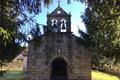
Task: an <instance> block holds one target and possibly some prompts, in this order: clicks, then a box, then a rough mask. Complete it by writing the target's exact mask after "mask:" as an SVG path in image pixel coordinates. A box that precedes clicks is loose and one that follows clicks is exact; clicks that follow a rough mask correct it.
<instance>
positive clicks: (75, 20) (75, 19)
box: [35, 0, 86, 35]
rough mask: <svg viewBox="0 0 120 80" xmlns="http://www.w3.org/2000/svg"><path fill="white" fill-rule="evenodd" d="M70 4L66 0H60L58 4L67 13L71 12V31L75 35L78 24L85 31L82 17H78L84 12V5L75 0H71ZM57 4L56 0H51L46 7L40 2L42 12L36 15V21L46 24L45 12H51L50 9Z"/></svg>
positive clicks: (52, 9)
mask: <svg viewBox="0 0 120 80" xmlns="http://www.w3.org/2000/svg"><path fill="white" fill-rule="evenodd" d="M71 3H72V4H67V0H61V1H60V6H61V7H62V9H63V10H64V11H66V12H67V13H69V12H70V13H71V15H72V16H71V22H72V23H71V26H72V28H71V30H72V32H74V34H75V35H78V34H77V31H78V26H79V28H80V29H81V30H83V31H84V32H86V28H85V26H84V23H83V22H82V19H81V18H80V15H81V14H83V13H84V10H85V5H84V4H82V3H81V2H77V1H74V0H71ZM57 6H58V0H53V2H52V4H51V5H49V6H48V8H47V7H45V6H44V5H43V4H42V12H41V13H40V14H39V15H37V16H36V18H35V19H36V22H38V23H39V24H44V25H47V23H46V22H47V16H46V15H47V13H51V12H52V11H54V10H55V9H56V8H57Z"/></svg>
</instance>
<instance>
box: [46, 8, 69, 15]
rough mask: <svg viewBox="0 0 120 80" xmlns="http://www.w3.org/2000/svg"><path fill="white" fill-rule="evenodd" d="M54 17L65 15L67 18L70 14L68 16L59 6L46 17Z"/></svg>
mask: <svg viewBox="0 0 120 80" xmlns="http://www.w3.org/2000/svg"><path fill="white" fill-rule="evenodd" d="M55 15H65V16H66V15H67V16H69V15H70V14H68V13H67V12H65V11H64V10H63V9H62V8H61V7H60V6H58V7H57V8H56V9H55V10H54V11H53V12H51V13H50V14H48V16H55Z"/></svg>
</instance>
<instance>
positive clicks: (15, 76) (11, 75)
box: [0, 70, 24, 80]
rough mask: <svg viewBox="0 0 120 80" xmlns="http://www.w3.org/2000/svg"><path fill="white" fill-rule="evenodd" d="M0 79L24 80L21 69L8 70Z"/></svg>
mask: <svg viewBox="0 0 120 80" xmlns="http://www.w3.org/2000/svg"><path fill="white" fill-rule="evenodd" d="M0 80H24V75H23V71H14V70H13V71H8V72H7V73H5V74H4V75H3V76H2V77H0Z"/></svg>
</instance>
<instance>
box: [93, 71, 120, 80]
mask: <svg viewBox="0 0 120 80" xmlns="http://www.w3.org/2000/svg"><path fill="white" fill-rule="evenodd" d="M92 80H120V78H118V77H117V76H114V75H111V74H107V73H103V72H100V71H92Z"/></svg>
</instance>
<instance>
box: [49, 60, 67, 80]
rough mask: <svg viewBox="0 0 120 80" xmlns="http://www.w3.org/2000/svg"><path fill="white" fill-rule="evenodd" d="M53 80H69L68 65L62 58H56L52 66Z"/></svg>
mask: <svg viewBox="0 0 120 80" xmlns="http://www.w3.org/2000/svg"><path fill="white" fill-rule="evenodd" d="M51 69H52V70H51V78H50V79H51V80H68V74H67V63H66V61H65V60H64V59H62V58H56V59H54V60H53V62H52V64H51Z"/></svg>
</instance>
